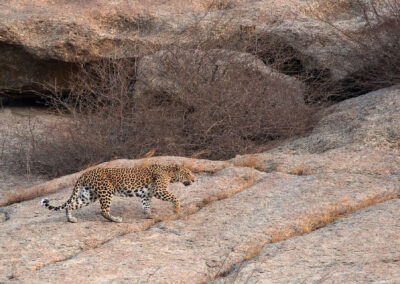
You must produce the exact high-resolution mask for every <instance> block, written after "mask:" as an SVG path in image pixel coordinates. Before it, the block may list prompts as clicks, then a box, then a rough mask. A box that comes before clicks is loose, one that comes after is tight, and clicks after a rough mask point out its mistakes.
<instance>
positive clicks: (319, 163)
mask: <svg viewBox="0 0 400 284" xmlns="http://www.w3.org/2000/svg"><path fill="white" fill-rule="evenodd" d="M398 95H399V93H398V88H396V87H393V88H388V89H384V90H381V91H379V92H373V93H370V94H368V95H365V96H362V97H358V98H355V99H351V100H348V101H345V102H342V103H339V104H337V105H335V106H333V107H332V108H331V109H330V110H329V114H327V116H326V117H325V118H324V119H323V120H322V121H321V122H320V124H319V126H318V127H317V128H316V129H315V130H314V131H313V132H312V133H311V134H310V136H308V137H304V138H301V139H300V140H295V141H292V142H290V143H288V144H287V145H284V146H282V147H280V148H277V149H274V150H272V151H270V152H268V153H264V154H259V155H251V156H238V157H237V158H235V159H233V160H230V161H224V162H213V161H206V160H196V159H187V158H177V157H154V158H151V159H148V160H145V161H129V160H116V161H111V162H109V163H105V164H103V165H100V166H113V167H129V166H133V165H137V164H138V163H144V162H146V163H147V162H160V163H171V162H179V163H183V164H186V165H187V166H188V167H191V168H192V169H193V170H194V171H195V172H196V182H195V183H194V184H193V185H192V186H190V187H183V185H180V184H173V185H171V186H170V189H171V191H172V192H174V193H175V194H176V195H177V196H178V197H179V198H180V200H181V202H182V209H181V212H180V213H179V214H178V215H176V214H174V213H173V211H172V208H171V207H172V206H171V204H169V203H166V202H162V201H159V200H154V201H153V202H152V207H153V208H154V211H155V218H154V219H144V216H143V214H142V212H141V208H140V202H139V201H138V200H137V199H123V198H115V199H113V205H112V213H113V215H117V216H122V217H123V220H124V222H123V223H120V224H116V223H110V222H108V221H107V220H105V219H104V218H103V217H101V215H100V214H99V205H98V204H93V205H91V206H89V207H86V208H83V209H81V210H78V211H76V212H74V216H76V217H77V218H78V220H79V222H78V223H76V224H71V223H68V222H66V218H65V214H64V213H63V212H51V211H47V210H45V209H43V208H41V207H40V205H39V204H40V199H41V198H40V197H39V198H35V199H32V200H29V201H24V202H20V203H15V204H11V205H8V206H4V207H1V208H0V255H2V256H5V257H2V258H0V277H1V278H0V282H7V283H8V282H10V283H14V282H15V283H43V282H45V283H47V282H63V283H88V282H89V283H90V282H99V283H109V282H122V283H131V282H139V283H142V282H143V283H148V282H151V283H202V282H205V281H214V280H215V281H216V282H217V283H231V282H233V281H236V283H242V282H246V280H247V279H248V281H250V282H249V283H256V282H260V283H270V282H276V281H281V282H291V283H295V282H298V281H303V280H307V281H308V280H310V279H312V280H313V281H314V280H315V281H320V280H325V281H327V282H334V281H336V280H337V279H339V280H338V281H339V282H343V281H348V280H349V281H354V282H363V281H365V282H368V281H376V282H385V281H387V282H393V283H396V282H398V281H400V275H399V272H398V271H400V267H399V264H400V262H399V257H400V256H399V252H398V246H399V243H398V240H399V238H398V237H397V236H398V235H399V233H400V231H399V230H400V218H399V217H400V216H399V210H398V207H399V205H400V204H399V200H398V197H399V196H400V185H399V179H400V166H399V165H400V163H399V156H398V154H399V148H398V146H396V145H397V144H396V142H392V143H389V144H388V143H386V142H385V143H383V142H384V141H387V140H384V139H386V138H385V137H382V131H383V130H384V129H387V127H389V128H390V130H391V131H392V132H391V133H393V135H397V133H398V130H399V129H398V125H399V116H398V110H399V100H398V97H399V96H398ZM335 119H341V120H340V122H343V123H336V124H335V122H336V121H335ZM355 126H357V127H355ZM367 126H369V127H367ZM324 139H329V141H330V144H329V145H330V147H326V148H324V147H321V148H319V150H318V151H314V150H313V149H314V146H313V145H315V141H326V140H324ZM325 145H326V144H325ZM79 175H80V173H77V174H74V175H70V176H66V177H62V178H59V179H56V180H53V181H50V182H47V183H45V184H42V185H38V186H36V187H34V188H32V191H33V192H36V193H38V194H43V193H45V192H46V191H47V194H48V195H49V196H48V197H49V199H50V200H52V201H54V203H62V202H63V201H65V200H66V199H67V198H68V196H69V194H70V190H71V186H72V185H73V183H74V182H75V180H76V179H77V178H78V176H79ZM51 192H55V193H53V194H50V193H51ZM390 199H394V200H390ZM387 200H390V201H387ZM366 207H367V208H366ZM362 208H365V209H362ZM360 209H362V210H360ZM349 214H350V215H349ZM338 219H339V220H338ZM334 221H336V222H334ZM332 222H334V223H332ZM330 223H332V224H330ZM329 224H330V225H329ZM313 230H315V231H313ZM299 260H301V261H299ZM239 280H240V281H239Z"/></svg>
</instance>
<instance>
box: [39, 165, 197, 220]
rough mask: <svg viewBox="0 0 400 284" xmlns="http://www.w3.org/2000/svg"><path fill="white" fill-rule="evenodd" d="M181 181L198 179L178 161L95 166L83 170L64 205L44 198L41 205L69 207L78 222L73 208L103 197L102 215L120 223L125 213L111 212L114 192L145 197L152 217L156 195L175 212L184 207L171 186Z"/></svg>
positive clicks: (147, 213) (146, 209) (69, 217)
mask: <svg viewBox="0 0 400 284" xmlns="http://www.w3.org/2000/svg"><path fill="white" fill-rule="evenodd" d="M173 182H181V183H183V184H184V185H185V186H189V185H191V184H192V183H193V182H194V175H193V173H192V171H191V170H190V169H189V168H187V167H185V166H181V165H178V164H170V165H159V164H153V165H148V166H136V167H132V168H95V169H92V170H89V171H87V172H85V173H83V174H82V175H81V176H80V177H79V179H78V180H77V182H76V183H75V186H74V188H73V191H72V194H71V196H70V197H69V199H68V200H67V201H66V202H64V203H63V204H62V205H60V206H53V205H50V202H49V199H47V198H44V199H42V200H41V205H42V206H44V207H45V208H47V209H49V210H54V211H58V210H63V209H65V211H66V217H67V220H68V221H69V222H71V223H76V222H77V218H75V217H72V213H71V211H73V210H76V209H79V208H81V207H83V206H88V205H89V204H91V203H93V202H95V201H96V200H97V199H99V201H100V207H101V215H102V216H103V217H104V218H106V219H107V220H109V221H112V222H117V223H120V222H122V217H116V216H112V215H111V214H110V206H111V199H112V197H113V196H114V195H117V196H123V197H139V198H141V203H142V209H143V213H144V215H145V217H147V218H149V219H151V218H152V212H151V208H150V201H151V198H152V197H153V196H154V197H155V198H158V199H160V200H163V201H169V202H171V203H172V204H173V206H174V211H175V213H178V212H179V210H180V201H179V200H178V198H177V197H176V196H175V195H174V194H172V193H170V192H169V191H168V190H167V188H168V185H169V184H170V183H173Z"/></svg>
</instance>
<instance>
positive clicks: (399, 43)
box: [316, 0, 400, 100]
mask: <svg viewBox="0 0 400 284" xmlns="http://www.w3.org/2000/svg"><path fill="white" fill-rule="evenodd" d="M328 2H331V3H336V2H337V1H336V0H331V1H328ZM344 2H346V1H344ZM334 5H336V4H334ZM351 6H352V9H350V10H349V13H350V14H351V18H353V19H360V20H362V21H363V23H364V25H363V27H362V28H361V29H359V30H358V31H356V32H348V31H346V30H345V28H341V27H340V26H339V25H338V24H336V20H340V18H339V17H334V15H330V16H329V17H328V16H323V15H322V16H321V15H318V14H316V16H317V17H318V19H319V20H321V21H323V22H325V23H328V24H329V25H331V26H332V27H333V28H334V29H335V31H336V33H337V35H338V40H339V41H343V42H345V43H346V45H347V46H350V48H351V52H350V55H348V56H349V61H350V62H351V61H354V62H358V63H357V64H359V65H361V66H362V68H361V69H360V70H359V71H356V72H354V73H351V74H350V75H349V76H347V77H346V79H344V80H342V81H341V82H340V83H339V84H335V85H330V86H328V87H329V88H330V89H331V90H332V91H333V92H334V93H336V94H335V95H334V96H333V98H334V99H335V100H343V99H347V98H350V97H354V96H358V95H361V94H365V93H367V92H370V91H373V90H377V89H380V88H384V87H388V86H392V85H396V84H399V83H400V52H399V50H400V1H399V0H354V1H352V2H351Z"/></svg>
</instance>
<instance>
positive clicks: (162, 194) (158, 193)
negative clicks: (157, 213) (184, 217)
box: [154, 189, 181, 213]
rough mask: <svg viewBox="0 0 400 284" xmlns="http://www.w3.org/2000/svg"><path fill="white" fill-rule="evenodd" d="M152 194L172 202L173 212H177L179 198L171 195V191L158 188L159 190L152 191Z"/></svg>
mask: <svg viewBox="0 0 400 284" xmlns="http://www.w3.org/2000/svg"><path fill="white" fill-rule="evenodd" d="M154 196H155V197H156V198H158V199H161V200H163V201H170V202H172V204H173V205H174V211H175V213H178V211H179V209H180V207H181V205H180V202H179V199H178V198H177V197H176V196H175V195H173V194H172V193H170V192H168V191H167V190H166V189H164V190H159V191H156V192H154Z"/></svg>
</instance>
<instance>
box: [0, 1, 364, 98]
mask: <svg viewBox="0 0 400 284" xmlns="http://www.w3.org/2000/svg"><path fill="white" fill-rule="evenodd" d="M322 2H324V1H322ZM340 2H344V1H340ZM309 6H310V5H309V4H307V3H305V2H304V1H300V0H296V1H292V0H285V1H269V0H268V1H267V0H265V1H255V0H243V1H225V0H224V1H222V0H218V1H200V2H196V1H182V0H171V1H164V2H162V3H161V2H160V1H129V2H126V1H125V2H110V1H105V0H96V1H90V2H85V3H80V2H54V1H48V0H43V1H35V2H34V3H31V2H29V1H25V0H18V1H13V3H12V5H3V6H2V9H0V51H1V52H0V66H1V67H0V68H1V69H2V70H7V71H6V72H2V73H1V75H0V93H3V94H4V93H7V94H9V95H12V94H14V95H15V94H18V93H22V92H23V93H24V94H26V93H27V92H28V91H32V90H33V91H35V90H38V89H41V88H40V85H41V84H43V83H48V82H51V83H56V84H57V86H59V87H63V82H64V81H65V79H68V74H69V72H71V69H72V72H73V68H74V64H75V63H82V62H88V61H93V60H97V59H101V58H131V57H135V58H137V57H142V56H143V55H146V54H151V53H153V52H155V51H157V50H163V49H166V48H168V47H171V46H174V47H176V46H180V47H182V48H189V49H193V48H194V49H200V50H202V49H203V50H206V49H212V48H226V49H229V50H239V51H240V50H243V47H244V46H246V45H249V44H250V45H254V43H255V42H256V40H257V41H258V40H260V42H264V41H267V45H268V40H269V39H276V41H278V42H279V44H280V47H279V48H280V50H281V51H282V52H286V51H288V50H293V51H294V53H293V54H295V57H296V58H295V61H296V62H297V63H298V64H299V65H300V66H297V67H296V66H294V68H301V69H304V70H309V71H312V72H317V73H318V72H321V74H324V76H328V77H331V78H332V79H333V80H341V79H343V78H345V77H346V76H347V75H348V74H349V72H350V73H351V72H355V71H357V69H359V68H361V67H362V65H361V63H360V62H356V61H354V60H355V59H354V58H352V57H349V55H350V54H351V49H352V47H351V45H350V44H349V43H346V42H345V41H338V37H337V35H336V34H335V32H334V30H335V29H333V28H332V27H331V26H330V25H328V24H325V23H323V22H321V21H319V20H316V19H315V17H314V15H313V13H312V12H310V11H309ZM343 7H345V8H346V7H347V6H346V4H345V3H344V4H343ZM314 8H315V7H314ZM315 9H316V10H318V11H319V10H322V11H324V10H323V8H321V7H319V6H318V7H317V8H315ZM335 9H336V10H334V11H333V12H334V13H336V12H337V14H338V15H341V14H345V15H347V18H345V19H344V20H342V19H341V18H339V20H340V21H336V22H335V23H337V24H338V25H339V26H340V27H341V28H343V30H345V31H348V32H354V31H357V30H359V28H360V27H361V26H362V25H363V23H362V21H360V19H359V17H357V14H351V13H346V9H342V10H341V9H338V8H335ZM349 9H350V8H349ZM331 12H332V11H331ZM257 50H258V49H257V47H255V51H257ZM256 53H258V51H257V52H256ZM281 55H282V54H281ZM260 56H261V57H263V56H262V54H261V55H260ZM283 56H285V54H283ZM350 58H351V59H352V60H350Z"/></svg>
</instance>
